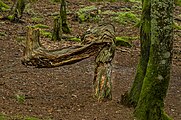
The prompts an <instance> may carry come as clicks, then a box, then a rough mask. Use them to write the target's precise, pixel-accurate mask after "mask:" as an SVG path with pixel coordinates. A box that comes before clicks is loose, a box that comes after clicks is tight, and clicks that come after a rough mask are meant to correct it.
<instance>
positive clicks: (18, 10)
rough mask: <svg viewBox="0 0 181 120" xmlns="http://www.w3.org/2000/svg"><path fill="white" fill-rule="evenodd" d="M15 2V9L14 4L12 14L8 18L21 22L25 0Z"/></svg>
mask: <svg viewBox="0 0 181 120" xmlns="http://www.w3.org/2000/svg"><path fill="white" fill-rule="evenodd" d="M14 4H16V6H15V8H14V9H13V7H14V5H13V7H12V11H11V12H12V13H11V15H9V16H8V17H6V18H7V19H9V20H10V21H15V22H19V21H20V19H21V17H22V15H23V11H24V9H25V0H17V1H16V2H15V3H14Z"/></svg>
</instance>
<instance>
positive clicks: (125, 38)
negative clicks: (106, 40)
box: [115, 36, 138, 47]
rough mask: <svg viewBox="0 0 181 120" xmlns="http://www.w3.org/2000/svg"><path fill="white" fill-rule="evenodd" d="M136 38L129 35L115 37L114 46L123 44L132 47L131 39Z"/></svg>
mask: <svg viewBox="0 0 181 120" xmlns="http://www.w3.org/2000/svg"><path fill="white" fill-rule="evenodd" d="M136 39H138V37H129V36H121V37H116V39H115V43H116V46H125V47H132V46H133V45H132V43H131V41H133V40H136Z"/></svg>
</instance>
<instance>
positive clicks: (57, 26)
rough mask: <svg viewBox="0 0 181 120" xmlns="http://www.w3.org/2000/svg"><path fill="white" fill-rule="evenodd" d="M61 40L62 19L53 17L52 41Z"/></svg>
mask: <svg viewBox="0 0 181 120" xmlns="http://www.w3.org/2000/svg"><path fill="white" fill-rule="evenodd" d="M61 39H62V19H61V17H55V19H54V26H53V33H52V40H54V41H56V40H61Z"/></svg>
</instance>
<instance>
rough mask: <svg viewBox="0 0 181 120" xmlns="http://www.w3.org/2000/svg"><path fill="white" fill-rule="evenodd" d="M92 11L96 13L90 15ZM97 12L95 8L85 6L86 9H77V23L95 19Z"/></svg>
mask: <svg viewBox="0 0 181 120" xmlns="http://www.w3.org/2000/svg"><path fill="white" fill-rule="evenodd" d="M93 11H94V12H96V13H92V12H93ZM97 12H98V10H97V8H96V7H95V6H87V7H84V8H81V9H79V10H78V12H77V13H76V14H77V17H78V21H79V22H85V21H88V20H90V19H92V18H94V17H96V16H97Z"/></svg>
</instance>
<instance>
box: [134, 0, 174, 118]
mask: <svg viewBox="0 0 181 120" xmlns="http://www.w3.org/2000/svg"><path fill="white" fill-rule="evenodd" d="M173 3H174V1H173V0H164V1H160V0H152V1H151V16H152V21H151V48H150V57H149V62H148V66H147V70H146V76H145V78H144V81H143V85H142V90H141V94H140V97H139V101H138V105H137V107H136V109H135V116H136V118H137V119H138V120H170V118H169V117H168V116H167V115H166V114H165V113H164V110H163V109H164V98H165V97H166V93H167V89H168V85H169V80H170V69H171V61H172V46H173V45H172V44H173V27H172V25H173V16H172V15H173Z"/></svg>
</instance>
